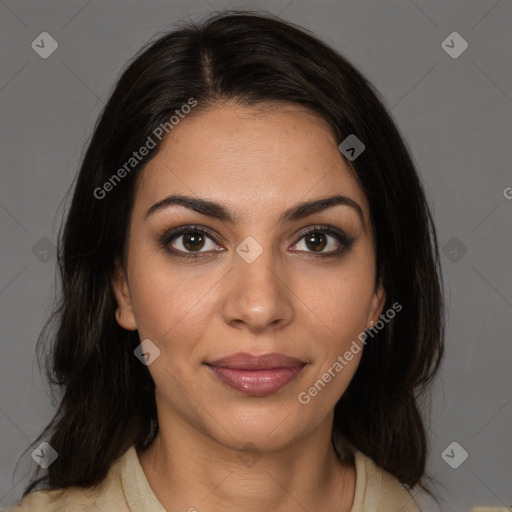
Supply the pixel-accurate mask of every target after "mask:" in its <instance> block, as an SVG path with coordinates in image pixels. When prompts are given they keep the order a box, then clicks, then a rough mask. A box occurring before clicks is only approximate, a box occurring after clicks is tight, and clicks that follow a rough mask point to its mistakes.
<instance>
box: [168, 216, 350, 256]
mask: <svg viewBox="0 0 512 512" xmlns="http://www.w3.org/2000/svg"><path fill="white" fill-rule="evenodd" d="M318 232H320V233H323V234H326V235H328V236H332V237H334V238H336V239H337V241H338V242H339V244H340V249H336V250H334V251H329V252H319V253H315V252H314V251H311V252H310V251H297V252H300V253H305V254H308V255H311V256H312V257H315V256H319V257H328V256H336V255H340V253H342V252H344V251H345V250H347V249H349V248H350V247H351V245H352V244H353V242H354V241H355V238H353V237H350V236H348V235H347V234H346V233H345V232H344V231H343V230H342V229H339V228H336V227H334V226H331V225H322V224H315V225H312V226H308V227H306V228H303V229H302V230H300V231H299V233H298V234H295V235H294V238H296V240H295V241H294V242H293V243H292V245H296V244H298V243H299V242H300V241H301V240H302V239H303V238H304V237H305V236H307V235H309V234H311V233H318ZM187 233H201V234H204V235H205V236H207V237H208V238H210V239H211V240H212V241H213V242H215V243H216V244H217V245H222V244H221V243H220V242H219V240H218V239H217V238H218V237H217V235H216V233H214V232H213V231H212V230H211V229H209V228H207V227H205V226H201V225H198V224H187V225H182V226H179V227H176V228H170V229H167V230H164V232H163V234H162V235H160V236H159V237H158V241H159V244H160V245H161V246H162V247H163V248H164V249H165V250H167V251H168V252H169V253H171V254H172V255H176V256H178V257H181V256H183V257H185V258H204V257H208V256H212V254H213V253H212V251H191V252H186V251H181V250H179V249H170V248H169V245H170V243H171V242H172V241H174V240H175V239H176V238H179V237H180V236H182V235H184V234H187ZM218 252H221V251H218Z"/></svg>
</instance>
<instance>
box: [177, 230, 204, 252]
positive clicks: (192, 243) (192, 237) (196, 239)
mask: <svg viewBox="0 0 512 512" xmlns="http://www.w3.org/2000/svg"><path fill="white" fill-rule="evenodd" d="M182 237H183V241H182V244H183V247H185V249H187V251H197V250H199V249H201V248H202V247H203V245H204V236H203V235H202V234H201V233H188V234H186V235H182Z"/></svg>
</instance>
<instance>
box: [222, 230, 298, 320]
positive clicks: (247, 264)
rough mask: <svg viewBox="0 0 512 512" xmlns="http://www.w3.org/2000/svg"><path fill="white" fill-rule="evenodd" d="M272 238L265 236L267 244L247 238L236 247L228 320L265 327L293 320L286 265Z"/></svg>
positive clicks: (226, 308) (227, 300)
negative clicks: (285, 272)
mask: <svg viewBox="0 0 512 512" xmlns="http://www.w3.org/2000/svg"><path fill="white" fill-rule="evenodd" d="M269 239H270V237H266V239H265V243H260V242H258V241H257V240H256V239H255V238H252V237H247V238H246V239H245V240H243V241H242V242H241V243H240V244H239V245H238V247H237V248H236V255H235V257H234V268H233V271H232V272H231V278H230V281H231V286H230V287H229V288H230V290H229V295H228V297H226V303H225V308H224V315H225V321H226V322H227V323H230V324H232V325H234V324H237V325H239V324H244V325H246V326H247V327H248V328H250V329H253V330H262V329H264V328H266V327H268V326H270V325H272V326H276V325H278V324H279V325H284V324H286V323H288V322H289V321H290V320H291V318H292V315H293V307H292V302H291V297H290V294H289V290H288V288H287V286H286V285H285V278H286V276H285V275H283V272H284V270H283V269H284V266H283V265H282V264H281V263H282V261H281V259H280V257H279V254H278V251H277V250H275V249H274V248H273V247H272V244H271V242H270V240H269ZM280 274H281V275H280Z"/></svg>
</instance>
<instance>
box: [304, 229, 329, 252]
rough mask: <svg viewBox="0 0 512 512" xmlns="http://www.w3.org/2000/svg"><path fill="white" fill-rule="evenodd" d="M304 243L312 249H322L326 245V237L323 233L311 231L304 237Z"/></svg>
mask: <svg viewBox="0 0 512 512" xmlns="http://www.w3.org/2000/svg"><path fill="white" fill-rule="evenodd" d="M305 241H306V245H307V247H308V248H309V249H311V250H312V251H315V252H317V251H323V250H324V249H325V246H326V245H327V237H326V236H325V235H324V234H323V233H317V232H313V233H311V234H309V235H307V236H306V237H305Z"/></svg>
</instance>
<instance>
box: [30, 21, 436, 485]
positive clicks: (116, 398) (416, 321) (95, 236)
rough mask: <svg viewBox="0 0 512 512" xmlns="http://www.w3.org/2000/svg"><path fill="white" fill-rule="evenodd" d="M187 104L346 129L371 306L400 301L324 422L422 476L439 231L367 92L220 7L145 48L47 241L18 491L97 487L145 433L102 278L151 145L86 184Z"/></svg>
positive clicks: (306, 45) (293, 37)
mask: <svg viewBox="0 0 512 512" xmlns="http://www.w3.org/2000/svg"><path fill="white" fill-rule="evenodd" d="M190 98H194V99H195V100H196V101H197V107H195V109H194V112H193V113H191V115H195V112H196V111H200V110H201V108H204V107H206V106H209V105H214V104H216V103H219V102H223V101H228V100H230V101H235V102H237V103H239V104H243V105H257V104H260V103H261V104H264V103H269V102H270V103H273V102H288V103H290V102H291V103H293V104H300V105H302V106H305V107H307V108H308V109H310V110H311V111H314V112H316V113H317V114H319V115H320V116H322V118H323V119H325V120H326V121H327V122H328V123H329V125H330V126H331V128H332V131H333V133H334V135H335V137H336V139H337V140H338V143H341V142H342V141H343V140H344V139H345V138H346V137H347V136H348V135H350V134H356V136H357V137H358V138H359V139H360V140H361V141H363V143H364V144H365V146H366V149H365V151H364V152H363V153H362V154H361V155H360V156H359V157H358V158H357V159H356V160H354V161H353V162H348V161H347V164H348V165H349V166H350V167H351V168H352V169H353V171H354V173H355V176H356V179H357V180H358V182H359V184H360V186H361V188H362V190H363V191H364V193H365V194H366V196H367V198H368V201H369V204H370V210H371V219H372V225H373V232H374V236H375V245H376V262H377V279H380V280H381V282H382V284H383V286H384V288H385V290H386V304H385V305H384V310H387V309H388V308H390V307H391V305H392V304H394V303H395V302H398V303H399V304H400V305H402V307H403V310H402V311H401V312H400V314H398V315H396V316H395V317H394V318H393V319H392V320H390V321H389V323H387V324H386V325H385V326H384V328H383V329H381V330H380V331H379V332H378V334H376V335H375V337H374V339H373V340H372V341H371V343H368V345H367V346H366V348H365V350H364V353H363V357H362V360H361V363H360V365H359V368H358V370H357V372H356V374H355V376H354V378H353V380H352V382H351V383H350V385H349V387H348V389H347V390H346V392H345V393H344V394H343V396H342V397H341V398H340V400H339V401H338V403H337V405H336V408H335V416H334V427H333V428H334V433H336V432H338V433H341V434H342V435H343V437H344V438H346V439H347V440H348V441H350V443H351V444H352V445H353V446H355V447H357V449H359V450H361V451H362V452H363V453H365V454H367V455H368V456H370V457H371V458H372V459H373V460H374V461H375V462H376V463H377V464H378V465H379V466H381V467H382V468H384V469H385V470H387V471H389V472H390V473H392V474H393V475H394V476H395V477H397V478H398V479H399V480H400V481H402V482H403V483H405V484H406V485H408V486H414V485H416V484H418V482H420V483H422V482H423V481H422V480H421V479H422V476H423V475H424V471H425V461H426V453H427V437H426V431H425V426H424V419H423V418H422V413H421V408H420V406H419V404H420V402H419V400H420V399H421V397H423V396H424V394H425V392H426V391H427V385H428V384H429V383H430V381H431V379H432V377H433V375H434V374H435V372H436V371H437V369H438V367H439V364H440V361H441V358H442V354H443V332H444V321H443V298H442V287H441V272H440V265H439V259H438V247H437V240H436V234H435V231H434V227H433V222H432V218H431V214H430V211H429V207H428V204H427V201H426V199H425V194H424V191H423V188H422V185H421V182H420V180H419V177H418V174H417V172H416V169H415V166H414V164H413V162H412V159H411V156H410V154H409V151H408V148H407V146H406V143H405V142H404V140H403V139H402V137H401V135H400V134H399V131H398V129H397V127H396V125H395V123H394V122H393V120H392V118H391V116H390V114H389V113H388V112H387V111H386V108H385V107H384V106H383V101H382V100H381V99H380V97H379V94H378V92H377V91H376V90H375V89H374V87H373V86H372V85H371V84H370V83H369V82H368V80H367V79H365V78H364V77H363V76H362V74H361V73H360V72H359V71H358V70H357V69H356V68H355V67H354V66H353V65H352V64H350V63H349V62H348V61H347V60H346V59H345V58H344V57H343V56H341V55H340V54H339V53H337V52H336V51H334V50H333V49H331V48H330V47H328V46H327V45H325V44H324V43H322V42H321V41H319V40H318V39H317V38H315V37H313V36H312V35H310V34H309V33H307V32H306V31H305V30H303V29H300V28H299V27H296V26H293V25H291V24H289V23H286V22H284V21H282V20H279V19H277V18H274V17H272V16H270V15H266V14H253V13H241V12H238V13H232V12H228V13H222V14H217V15H216V16H214V17H212V18H210V19H208V20H207V21H206V22H204V23H201V24H193V23H190V24H187V25H186V26H181V27H179V28H176V29H174V30H173V31H171V32H168V33H166V34H164V35H163V36H160V37H159V38H158V39H157V40H155V41H153V42H150V43H149V44H148V45H146V47H145V48H143V49H142V50H141V51H140V52H139V54H138V55H137V56H136V57H135V58H134V59H133V60H132V62H131V63H130V64H129V65H128V66H127V68H126V69H125V70H124V72H123V73H122V75H121V77H120V79H119V80H118V82H117V84H116V85H115V88H114V89H113V92H112V94H111V96H110V98H109V100H108V103H107V104H106V106H105V108H104V110H103V112H102V114H101V116H100V118H99V120H98V122H97V124H96V126H95V129H94V133H93V135H92V138H91V140H90V142H89V144H88V147H87V151H86V153H85V156H84V159H83V162H82V165H81V169H80V172H79V174H78V177H77V180H76V184H75V188H74V194H73V198H72V202H71V205H70V209H69V212H68V215H67V219H66V222H65V225H64V227H63V230H62V231H61V233H60V235H59V248H58V271H59V275H60V286H61V292H60V295H59V298H58V303H57V306H56V308H55V311H54V313H53V315H52V316H51V318H50V319H49V320H48V322H47V324H46V326H45V329H44V330H43V332H42V333H41V336H40V338H39V341H38V351H39V350H41V351H42V352H44V353H46V355H47V356H48V358H47V360H46V362H47V365H48V372H47V377H48V379H49V381H50V383H51V384H52V386H53V387H54V388H55V389H56V390H57V391H58V393H57V394H56V397H57V403H58V410H57V412H56V414H55V416H54V417H53V419H52V420H51V422H50V423H49V424H48V426H47V427H46V428H45V430H44V432H43V433H42V434H41V436H40V437H39V438H38V439H37V440H36V441H35V442H34V446H36V445H37V444H38V443H39V442H40V441H41V440H43V439H44V440H45V441H47V442H49V443H50V445H51V446H52V447H53V448H54V449H55V450H56V451H57V452H58V454H59V457H58V459H57V460H56V461H55V462H54V463H53V464H52V465H51V466H50V467H49V468H48V470H47V472H46V474H45V475H44V476H42V477H40V478H37V476H38V475H39V474H38V473H36V474H35V475H34V479H33V481H32V482H31V484H30V485H29V486H28V487H27V489H26V490H25V494H26V493H28V492H30V491H31V490H33V489H35V488H37V487H44V488H48V489H57V488H63V487H68V486H72V485H77V486H92V485H94V484H97V483H99V482H100V481H101V480H103V479H104V478H105V476H106V474H107V472H108V470H109V468H110V466H111V465H112V463H113V462H114V461H115V460H116V459H117V458H118V457H120V456H121V455H122V454H123V453H124V452H125V451H126V450H127V448H128V447H129V446H130V445H132V444H135V445H136V446H137V447H138V448H141V449H143V448H145V447H147V446H149V444H151V442H152V441H153V439H154V437H155V435H156V431H157V417H156V407H155V396H154V394H155V387H154V382H153V380H152V378H151V376H150V374H149V371H148V369H147V367H145V366H144V365H142V364H141V363H140V361H139V360H138V359H137V358H136V357H135V356H134V354H133V351H134V349H135V348H136V347H137V345H138V344H139V343H140V340H139V338H138V334H137V332H136V331H135V332H128V331H126V330H124V329H122V328H121V327H119V325H118V324H117V322H116V320H115V310H116V301H115V297H114V294H113V290H112V286H111V276H112V272H113V270H114V264H115V261H116V260H117V259H120V260H123V259H124V258H123V255H124V254H125V248H126V235H127V228H128V222H129V215H130V211H131V207H132V203H133V197H134V190H135V184H136V178H137V175H138V174H139V173H140V171H141V170H142V169H143V168H144V165H145V164H146V163H147V162H148V161H149V160H150V159H151V158H152V157H153V156H154V155H155V154H156V152H157V151H158V149H159V146H160V144H159V143H157V144H156V146H155V147H154V148H153V149H151V150H150V151H149V154H148V156H147V157H146V158H145V160H144V161H143V162H141V163H140V164H139V165H138V166H137V167H136V168H135V169H133V170H131V172H129V173H127V174H126V176H125V177H123V179H122V180H120V181H119V183H116V185H115V187H112V190H111V191H109V194H108V195H107V196H106V197H104V198H101V199H98V198H97V197H96V196H95V194H94V191H95V190H97V189H98V187H103V186H104V184H105V183H106V182H107V181H108V180H109V179H111V177H112V175H113V173H115V172H116V170H117V169H119V168H121V167H122V166H123V164H124V163H125V162H127V161H128V160H129V158H130V157H131V156H132V153H133V151H134V150H136V149H138V148H140V147H141V146H143V145H144V144H145V142H146V141H147V138H148V136H150V135H151V134H152V133H153V132H154V130H155V129H157V127H158V126H159V125H161V123H164V122H167V121H168V120H169V118H170V117H171V116H172V115H174V114H175V111H176V110H179V109H180V107H181V106H182V105H184V104H186V103H187V102H188V101H189V100H190ZM38 469H39V468H38Z"/></svg>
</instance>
